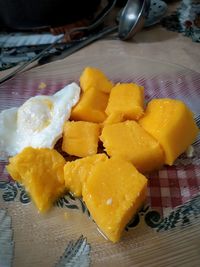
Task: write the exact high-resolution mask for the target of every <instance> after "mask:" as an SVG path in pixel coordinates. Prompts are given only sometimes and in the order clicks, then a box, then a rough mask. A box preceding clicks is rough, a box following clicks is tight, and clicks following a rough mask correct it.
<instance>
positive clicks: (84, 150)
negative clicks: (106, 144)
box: [62, 121, 100, 157]
mask: <svg viewBox="0 0 200 267" xmlns="http://www.w3.org/2000/svg"><path fill="white" fill-rule="evenodd" d="M99 134H100V125H99V124H97V123H93V122H86V121H67V122H66V123H65V125H64V131H63V142H62V150H63V151H65V152H66V153H68V154H69V155H73V156H77V157H86V156H90V155H94V154H96V153H97V148H98V141H99Z"/></svg>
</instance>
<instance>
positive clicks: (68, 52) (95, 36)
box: [0, 25, 118, 84]
mask: <svg viewBox="0 0 200 267" xmlns="http://www.w3.org/2000/svg"><path fill="white" fill-rule="evenodd" d="M117 29H118V26H117V25H115V26H111V27H106V28H104V29H103V30H101V31H100V32H98V33H95V34H93V35H90V36H88V37H87V38H86V39H83V40H82V41H80V42H78V43H75V44H74V45H72V46H71V47H69V48H68V49H67V50H66V51H65V52H63V55H64V56H65V57H67V56H69V55H71V54H73V53H75V52H76V51H78V50H80V49H81V48H83V47H85V46H87V45H88V44H91V43H93V42H94V41H96V40H98V39H101V38H102V37H104V36H105V35H108V34H110V33H113V32H115V31H117ZM62 38H63V37H62ZM60 40H61V38H58V39H57V40H56V41H55V42H54V43H53V44H51V45H50V46H48V47H47V48H45V49H44V50H42V51H41V52H40V53H39V54H38V55H36V56H35V57H33V58H32V59H31V60H30V61H28V62H26V63H24V64H23V65H21V66H19V68H17V69H15V70H14V71H12V72H11V73H9V74H8V75H6V76H5V77H3V78H2V79H0V84H2V83H4V82H6V81H8V80H10V79H11V78H13V77H14V76H15V75H17V74H18V73H20V72H22V70H24V69H25V68H26V67H27V66H28V65H30V64H31V63H33V62H34V61H36V60H39V59H41V58H42V57H43V56H44V55H45V54H46V52H48V51H49V50H50V49H51V48H52V47H53V46H54V45H55V44H56V43H58V42H59V41H60Z"/></svg>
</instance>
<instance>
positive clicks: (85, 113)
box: [70, 87, 109, 122]
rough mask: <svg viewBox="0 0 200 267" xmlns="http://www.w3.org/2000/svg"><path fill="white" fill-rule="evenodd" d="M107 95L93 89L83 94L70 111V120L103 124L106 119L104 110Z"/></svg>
mask: <svg viewBox="0 0 200 267" xmlns="http://www.w3.org/2000/svg"><path fill="white" fill-rule="evenodd" d="M108 97H109V95H108V94H105V93H103V92H101V91H99V90H96V89H95V88H94V87H93V88H90V90H87V91H86V92H84V93H83V94H82V96H81V98H80V100H79V102H78V104H77V105H76V106H75V107H74V108H73V109H72V112H71V117H70V119H71V120H75V121H78V120H82V121H89V122H103V121H104V120H105V118H106V114H105V109H106V106H107V103H108Z"/></svg>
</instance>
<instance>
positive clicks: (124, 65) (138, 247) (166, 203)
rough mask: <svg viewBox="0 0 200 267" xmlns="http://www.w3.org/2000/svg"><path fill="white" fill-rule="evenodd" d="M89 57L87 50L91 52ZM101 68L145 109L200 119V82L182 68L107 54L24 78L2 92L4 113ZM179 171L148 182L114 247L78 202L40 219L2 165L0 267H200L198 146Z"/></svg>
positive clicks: (66, 201)
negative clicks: (185, 112) (141, 92)
mask: <svg viewBox="0 0 200 267" xmlns="http://www.w3.org/2000/svg"><path fill="white" fill-rule="evenodd" d="M88 51H89V50H88ZM88 65H90V66H94V67H98V68H100V69H101V70H103V71H104V72H105V74H106V75H107V76H108V77H109V78H110V79H112V80H113V81H114V82H119V81H121V82H131V81H134V82H137V83H139V84H140V85H143V86H144V87H145V97H146V101H149V100H150V99H152V98H155V97H171V98H178V99H182V100H183V101H185V102H186V104H187V105H188V106H189V107H190V108H191V109H192V110H193V112H194V114H195V116H198V114H200V105H199V100H200V90H199V84H200V75H199V73H196V72H194V71H191V70H189V69H185V68H182V67H180V66H176V65H171V64H167V63H161V62H157V61H153V60H146V59H143V58H137V57H133V56H132V55H131V52H129V53H128V52H125V51H119V53H117V51H115V50H114V49H105V51H104V53H103V54H99V55H93V56H92V55H91V54H90V56H89V57H88V56H86V55H85V53H84V52H83V53H77V54H75V55H73V56H71V57H69V58H66V59H64V60H61V61H57V62H54V63H51V64H48V65H45V66H42V67H38V68H35V69H32V70H30V71H28V72H25V73H23V74H21V75H19V76H17V77H15V78H14V79H13V80H10V81H8V82H7V83H4V84H2V85H1V86H0V111H1V110H3V109H6V108H9V107H13V106H19V105H20V104H22V103H23V102H24V101H25V100H26V99H28V98H29V97H31V96H34V95H38V94H52V93H54V92H55V91H56V90H58V89H61V88H62V87H63V86H64V85H66V84H67V83H70V82H72V81H77V82H78V78H79V76H80V73H81V72H82V70H83V68H84V67H85V66H88ZM194 151H195V153H194V155H193V156H192V157H191V158H188V157H187V155H186V154H183V155H181V156H180V157H179V159H178V160H177V161H176V163H175V165H174V166H171V167H164V168H163V169H162V170H160V171H157V172H154V173H152V174H150V175H149V177H148V178H149V187H148V199H147V203H146V204H145V206H144V207H143V208H142V209H141V211H140V212H139V213H138V214H137V215H136V216H135V217H134V218H133V219H132V220H131V221H130V223H129V224H128V225H127V227H126V229H125V231H124V235H123V238H122V240H121V241H120V242H119V243H117V244H112V243H111V242H109V241H108V240H106V239H105V238H104V237H103V236H102V234H101V233H100V231H99V230H98V229H97V227H96V225H95V223H94V222H93V220H92V218H90V217H89V213H88V211H87V209H86V207H85V205H84V203H83V202H82V200H81V199H74V198H73V196H71V195H66V196H65V197H63V198H61V199H59V200H58V201H57V202H56V203H55V206H54V208H53V209H52V210H51V211H50V212H49V213H47V214H45V215H44V214H39V213H38V211H37V209H36V208H35V206H34V205H33V204H32V202H31V200H30V198H29V196H28V195H27V193H26V192H25V190H24V188H23V187H22V186H21V185H19V184H17V183H14V182H13V181H12V180H11V178H10V177H9V176H8V174H7V173H6V170H5V164H6V162H4V161H2V160H1V161H0V266H11V264H13V266H17V267H18V266H19V267H21V266H27V267H31V266H34V267H35V266H37V267H40V266H41V267H45V266H48V267H49V266H90V265H91V266H103V265H104V266H153V267H155V266H160V267H161V266H199V263H200V254H199V249H198V246H199V240H200V232H199V227H200V217H199V215H200V196H199V191H200V143H199V140H198V141H197V142H196V143H195V145H194Z"/></svg>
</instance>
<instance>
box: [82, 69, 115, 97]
mask: <svg viewBox="0 0 200 267" xmlns="http://www.w3.org/2000/svg"><path fill="white" fill-rule="evenodd" d="M80 86H81V88H82V90H83V91H84V92H85V91H87V90H90V89H91V88H92V87H93V88H95V89H96V90H99V91H102V92H104V93H110V91H111V89H112V87H113V83H112V82H111V81H109V80H108V78H107V77H106V76H105V74H104V73H103V72H102V71H101V70H99V69H97V68H92V67H87V68H85V69H84V71H83V73H82V74H81V77H80Z"/></svg>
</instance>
